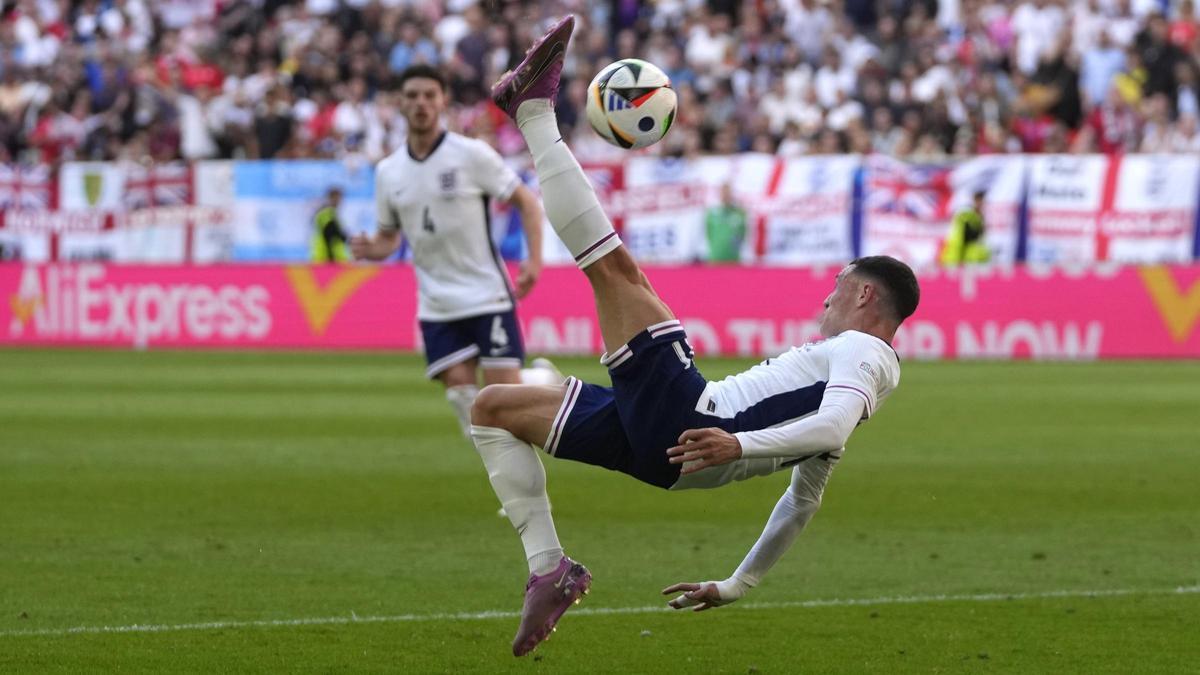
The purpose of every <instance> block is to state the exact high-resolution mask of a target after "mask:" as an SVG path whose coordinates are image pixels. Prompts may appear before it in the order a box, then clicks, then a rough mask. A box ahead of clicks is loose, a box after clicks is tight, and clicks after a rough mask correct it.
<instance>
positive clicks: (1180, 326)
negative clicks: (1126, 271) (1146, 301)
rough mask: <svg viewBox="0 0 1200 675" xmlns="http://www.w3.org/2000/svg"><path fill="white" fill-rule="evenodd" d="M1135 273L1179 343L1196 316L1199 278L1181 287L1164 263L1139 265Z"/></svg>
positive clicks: (1199, 307)
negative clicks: (1146, 265) (1152, 265)
mask: <svg viewBox="0 0 1200 675" xmlns="http://www.w3.org/2000/svg"><path fill="white" fill-rule="evenodd" d="M1138 273H1139V274H1140V275H1141V276H1142V283H1144V284H1145V285H1146V290H1147V291H1148V292H1149V293H1150V298H1151V299H1152V300H1154V306H1155V307H1156V308H1157V309H1158V313H1159V316H1161V317H1162V319H1163V323H1165V324H1166V325H1167V331H1168V332H1169V333H1170V334H1171V339H1173V340H1175V341H1176V342H1179V343H1181V344H1182V343H1184V342H1186V341H1187V339H1188V338H1189V337H1190V336H1191V334H1192V330H1193V329H1194V328H1195V327H1196V322H1197V320H1198V319H1200V279H1197V280H1196V281H1194V282H1192V285H1191V287H1189V288H1188V289H1187V290H1183V289H1182V288H1180V287H1179V286H1178V285H1176V283H1175V278H1174V277H1172V276H1171V271H1170V270H1169V269H1167V268H1166V267H1162V266H1155V267H1141V268H1138Z"/></svg>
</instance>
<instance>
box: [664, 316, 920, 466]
mask: <svg viewBox="0 0 1200 675" xmlns="http://www.w3.org/2000/svg"><path fill="white" fill-rule="evenodd" d="M899 384H900V360H899V358H898V357H897V356H896V352H895V351H894V350H893V349H892V347H891V346H890V345H889V344H888V343H886V342H884V341H883V340H880V339H879V338H877V337H875V336H873V335H868V334H866V333H860V332H859V331H853V330H851V331H846V332H844V333H841V334H840V335H838V336H836V337H832V338H829V339H828V340H822V341H820V342H812V343H809V344H806V345H804V346H802V347H793V348H792V349H790V350H788V351H786V352H784V353H783V354H781V355H780V356H778V357H775V358H770V359H767V360H766V361H763V362H762V363H760V364H758V365H757V366H754V367H753V368H751V369H750V370H747V371H745V372H742V373H738V374H737V375H731V376H729V377H727V378H725V379H723V380H720V381H717V382H709V383H708V385H707V386H706V387H705V388H704V392H703V393H702V394H701V395H700V399H699V400H698V401H697V402H696V410H697V411H698V412H702V413H705V414H708V415H714V416H716V417H722V418H729V419H732V418H735V417H739V416H741V417H742V419H744V420H753V419H754V418H755V417H763V418H767V419H783V420H784V421H783V422H779V423H776V424H773V425H771V426H770V427H765V428H778V427H782V426H785V425H788V424H791V423H793V422H796V421H798V420H800V419H803V418H805V417H808V416H809V415H812V414H815V413H816V412H817V408H818V407H819V406H820V402H821V398H822V397H823V396H824V394H825V392H827V391H831V390H840V391H845V392H849V393H851V394H854V395H856V396H858V397H859V398H861V399H862V400H863V402H864V403H865V404H866V405H865V407H864V409H863V417H862V419H863V420H866V419H867V418H869V417H870V416H871V415H874V414H875V412H876V411H877V410H879V407H880V406H882V405H883V402H884V400H886V399H887V397H888V396H890V395H891V393H892V391H894V390H895V389H896V387H897V386H898V385H899ZM793 413H795V414H793ZM751 424H752V422H751ZM751 428H755V427H753V426H752V427H751ZM737 435H738V437H739V440H740V441H742V443H743V444H746V443H749V442H751V441H752V439H753V437H754V432H753V431H747V432H739V433H738V434H737ZM771 435H774V434H763V436H771ZM794 464H796V461H795V459H794V458H793V459H789V458H787V457H756V458H750V459H740V460H737V461H735V462H731V463H729V464H724V465H721V466H715V467H711V468H708V469H705V470H703V471H698V472H696V473H693V474H688V475H686V476H681V477H680V479H679V481H678V482H677V483H676V484H675V485H674V486H672V489H690V488H711V487H717V486H719V485H724V484H725V483H729V482H731V481H735V480H744V479H746V478H750V477H752V476H762V475H766V474H769V473H772V472H775V471H778V470H780V469H783V468H787V467H789V466H792V465H794ZM804 464H805V465H807V464H810V462H804ZM814 470H815V469H814Z"/></svg>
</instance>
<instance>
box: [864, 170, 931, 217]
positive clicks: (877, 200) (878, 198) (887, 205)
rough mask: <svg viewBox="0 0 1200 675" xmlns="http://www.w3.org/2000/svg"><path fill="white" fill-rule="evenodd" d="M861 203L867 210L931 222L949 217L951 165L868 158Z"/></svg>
mask: <svg viewBox="0 0 1200 675" xmlns="http://www.w3.org/2000/svg"><path fill="white" fill-rule="evenodd" d="M866 170H867V175H866V180H865V181H864V183H865V187H866V190H865V192H866V194H865V199H864V200H863V206H864V207H865V209H866V210H867V211H868V212H870V213H881V214H882V213H886V214H891V215H896V216H906V217H908V218H912V219H915V220H921V221H934V220H944V219H946V218H947V217H949V212H950V198H951V196H952V194H953V190H952V189H951V186H950V173H951V167H948V166H938V165H922V164H908V163H906V162H901V161H899V160H895V159H892V158H890V157H881V156H873V157H871V158H870V159H869V160H868V161H867V167H866Z"/></svg>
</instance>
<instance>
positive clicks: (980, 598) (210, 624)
mask: <svg viewBox="0 0 1200 675" xmlns="http://www.w3.org/2000/svg"><path fill="white" fill-rule="evenodd" d="M1195 593H1200V586H1177V587H1175V588H1151V589H1141V588H1115V589H1107V590H1074V591H1072V590H1059V591H1040V592H1032V593H979V594H960V595H902V596H891V597H878V598H846V599H837V598H834V599H828V600H794V601H788V602H750V603H742V604H737V605H732V606H731V607H729V608H728V609H726V610H725V611H729V610H730V609H733V610H742V611H746V610H756V609H788V608H795V607H814V608H815V607H858V606H866V605H920V604H931V603H938V602H997V601H1001V600H1037V599H1050V598H1111V597H1115V596H1122V595H1190V594H1195ZM670 611H672V610H671V609H670V608H669V607H667V606H666V605H648V606H645V607H581V608H579V609H576V610H574V611H572V612H571V616H608V615H613V614H660V613H663V612H670ZM520 617H521V613H520V612H514V611H508V610H492V611H487V612H458V613H440V614H395V615H391V616H358V615H356V614H354V613H353V612H351V614H350V616H326V617H313V618H309V619H265V620H259V621H206V622H202V623H176V624H133V625H129V626H75V627H73V628H40V629H33V630H10V631H0V637H47V636H63V635H84V634H102V633H167V632H176V631H197V630H222V629H230V628H279V627H293V626H332V625H345V624H357V623H415V622H425V621H480V620H485V619H518V618H520Z"/></svg>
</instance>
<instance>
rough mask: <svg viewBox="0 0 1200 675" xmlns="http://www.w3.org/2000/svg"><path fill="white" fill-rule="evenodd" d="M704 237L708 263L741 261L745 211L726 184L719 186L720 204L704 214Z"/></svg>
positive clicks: (744, 236)
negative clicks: (706, 243)
mask: <svg viewBox="0 0 1200 675" xmlns="http://www.w3.org/2000/svg"><path fill="white" fill-rule="evenodd" d="M704 236H705V239H706V240H707V241H708V262H710V263H736V262H740V261H741V259H742V242H744V241H745V240H746V209H744V208H742V206H741V205H740V204H738V203H737V201H735V200H734V197H733V188H732V186H730V185H729V184H728V183H726V184H725V185H722V186H721V203H720V204H717V205H716V206H713V207H710V208H709V209H708V211H706V212H705V214H704Z"/></svg>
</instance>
